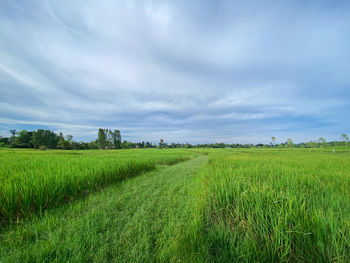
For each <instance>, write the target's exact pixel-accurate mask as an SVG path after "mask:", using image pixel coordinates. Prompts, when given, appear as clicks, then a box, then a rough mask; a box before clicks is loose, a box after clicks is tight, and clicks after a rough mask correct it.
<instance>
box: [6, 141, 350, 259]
mask: <svg viewBox="0 0 350 263" xmlns="http://www.w3.org/2000/svg"><path fill="white" fill-rule="evenodd" d="M194 151H195V153H194ZM66 153H72V154H70V155H69V154H66ZM0 155H1V156H0V161H1V163H2V164H4V165H5V166H2V168H1V170H2V172H1V178H5V180H4V179H2V180H3V181H4V182H6V184H4V185H7V187H9V182H11V181H9V178H11V177H14V178H17V179H16V180H17V181H16V180H14V181H13V182H21V183H22V185H23V188H18V189H27V190H26V191H28V193H33V192H35V191H37V190H36V189H45V187H43V188H34V187H32V186H33V184H34V185H35V183H37V184H38V185H41V182H40V181H41V180H39V179H40V178H41V177H43V176H44V177H45V174H48V173H49V172H50V171H51V173H49V174H51V177H49V178H54V179H50V180H49V179H48V178H47V177H45V178H46V179H45V180H47V182H54V184H53V185H52V184H47V185H45V184H44V183H42V184H43V185H45V186H49V187H54V188H58V189H71V188H73V186H74V185H75V184H74V183H72V184H71V185H70V186H64V187H63V186H59V184H64V180H63V181H60V180H59V178H60V177H61V176H62V178H69V176H72V175H73V177H75V176H78V178H86V179H81V184H82V185H83V186H79V187H81V188H79V189H81V191H83V192H79V191H78V190H77V194H76V195H75V194H71V193H70V191H73V190H70V191H65V190H60V191H58V190H57V192H54V193H56V194H55V195H52V196H50V198H52V200H55V198H56V197H57V198H58V199H59V200H60V201H59V202H57V203H55V202H53V203H49V204H50V205H48V206H42V208H50V207H56V208H53V209H48V210H46V211H45V212H43V213H36V214H34V215H31V213H30V210H29V212H28V213H29V214H30V215H31V216H30V217H27V214H26V213H21V216H22V217H24V218H26V220H20V221H19V222H17V223H16V224H10V225H6V226H4V227H3V229H2V230H1V236H0V262H68V261H69V262H257V261H259V262H350V151H349V149H346V148H343V149H336V151H335V153H333V151H332V149H312V150H311V152H310V151H309V149H278V151H275V150H274V149H193V151H191V150H172V149H168V150H164V149H162V150H159V149H152V150H141V149H138V150H121V151H81V152H65V151H47V152H39V151H16V153H14V152H12V151H0ZM196 155H197V156H196ZM75 158H76V159H75ZM187 159H191V160H188V161H185V160H187ZM43 160H47V162H44V161H43ZM131 160H132V163H131ZM179 161H183V162H180V163H178V164H174V165H172V166H164V165H159V164H170V163H171V164H173V163H176V162H179ZM65 163H66V164H67V165H66V166H65V165H64V164H65ZM116 163H117V164H118V165H117V164H116ZM16 164H17V165H16ZM134 164H135V165H136V167H138V168H132V167H133V165H134ZM27 165H28V166H27ZM60 165H62V167H61V166H60ZM123 165H125V167H128V168H126V169H125V170H123V169H121V168H120V167H123ZM21 166H22V168H20V167H21ZM24 166H25V167H26V169H24V168H23V167H24ZM3 167H13V168H12V170H7V168H6V169H4V168H3ZM28 167H29V168H30V169H28ZM59 167H60V168H59ZM98 167H100V168H98ZM103 167H104V168H103ZM111 167H116V168H117V171H119V173H120V174H121V175H118V176H117V177H116V178H117V179H109V180H107V181H104V180H106V179H103V178H104V176H105V175H104V174H106V175H108V174H109V173H108V172H107V171H111V170H112V168H111ZM34 168H36V169H37V170H38V171H39V172H38V173H36V174H38V175H40V176H38V177H35V173H33V172H32V173H30V170H31V169H34ZM94 169H95V170H94ZM129 169H131V171H135V172H133V173H130V174H127V176H125V175H122V174H125V173H127V171H129ZM132 169H135V170H132ZM147 170H152V171H150V172H146V171H147ZM64 171H68V172H67V173H64ZM91 171H95V172H94V173H93V172H91ZM120 171H121V172H120ZM21 172H22V176H20V175H21ZM60 172H61V173H60ZM90 172H91V173H90ZM100 172H103V173H100ZM111 173H112V172H111ZM27 174H28V177H26V176H27ZM136 174H139V176H136V177H135V176H132V175H136ZM24 175H26V176H24ZM58 175H60V176H58ZM95 176H96V177H98V178H99V177H100V178H99V179H96V181H93V180H95V179H94V177H95ZM20 178H25V179H20ZM108 178H110V177H108ZM113 178H114V177H113ZM125 179H126V180H125ZM26 180H30V181H26ZM26 182H30V183H27V185H26V184H25V183H26ZM45 182H46V181H45ZM72 182H74V180H73V181H72ZM94 184H95V186H94V187H92V186H91V185H94ZM19 185H21V184H19ZM89 185H90V187H91V188H89V189H90V190H89V193H90V194H89V195H88V196H86V197H85V198H79V199H77V200H74V199H75V197H79V196H80V195H81V194H82V193H83V194H84V191H85V189H86V188H85V187H87V186H89ZM107 185H109V186H107ZM25 186H27V187H25ZM1 187H3V184H2V185H1ZM59 187H61V188H59ZM69 187H70V188H69ZM102 187H104V188H102ZM2 189H6V188H2ZM96 189H100V191H93V190H96ZM39 192H40V191H39ZM73 192H74V191H73ZM6 193H7V194H9V193H12V192H6ZM17 195H22V193H21V191H18V192H17ZM59 195H66V196H70V199H69V201H71V202H65V201H67V200H66V199H65V198H62V199H60V196H59ZM4 196H5V195H4ZM14 196H16V195H14ZM33 200H36V199H33ZM60 204H61V205H60ZM37 209H39V210H40V208H39V207H38V208H37ZM17 213H18V212H17ZM14 214H16V213H15V212H14Z"/></svg>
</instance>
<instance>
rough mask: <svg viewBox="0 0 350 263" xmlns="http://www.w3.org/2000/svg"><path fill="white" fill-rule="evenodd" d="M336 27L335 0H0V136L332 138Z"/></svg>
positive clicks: (346, 21)
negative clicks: (102, 131)
mask: <svg viewBox="0 0 350 263" xmlns="http://www.w3.org/2000/svg"><path fill="white" fill-rule="evenodd" d="M349 27H350V4H349V3H348V2H347V1H327V0H323V1H308V2H304V1H293V2H283V3H282V2H279V3H277V2H276V1H264V4H262V2H261V1H245V2H244V3H243V2H240V1H215V2H213V1H126V0H125V1H124V0H120V1H98V2H96V1H74V2H72V1H59V2H52V1H50V2H48V1H43V0H42V1H41V0H39V1H35V2H34V3H30V4H29V3H27V2H26V1H3V2H1V3H0V92H1V96H0V132H1V133H2V134H3V135H6V131H7V129H8V128H9V127H17V128H37V127H42V126H44V127H47V128H51V129H54V130H57V131H58V130H62V131H63V132H67V133H71V134H73V135H74V137H75V138H76V139H92V138H94V137H95V135H94V134H95V133H96V129H97V128H98V127H111V128H120V129H121V130H122V134H123V135H124V138H126V139H132V140H153V141H158V140H159V138H160V137H163V138H164V139H165V140H168V141H180V142H195V143H200V142H211V141H220V140H222V141H226V142H228V141H232V142H239V140H240V141H241V142H247V143H248V142H252V143H255V142H265V141H266V140H267V139H268V138H270V137H271V136H277V137H279V138H280V140H284V139H285V138H286V137H293V138H295V139H296V140H306V139H310V137H312V136H314V137H315V138H316V137H317V136H321V135H322V136H326V137H327V136H328V137H327V139H336V138H338V136H339V134H340V133H343V132H349V130H350V126H349V123H348V122H347V121H345V120H346V118H347V116H348V115H349V113H350V102H349V101H350V75H349V74H348V69H349V67H350V47H349V43H350V31H349V30H348V28H349Z"/></svg>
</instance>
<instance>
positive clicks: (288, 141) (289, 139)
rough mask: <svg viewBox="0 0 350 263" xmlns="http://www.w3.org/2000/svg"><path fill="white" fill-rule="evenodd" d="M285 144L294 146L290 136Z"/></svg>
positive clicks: (290, 146)
mask: <svg viewBox="0 0 350 263" xmlns="http://www.w3.org/2000/svg"><path fill="white" fill-rule="evenodd" d="M287 145H288V147H289V148H292V147H293V146H294V142H293V140H292V139H291V138H288V139H287Z"/></svg>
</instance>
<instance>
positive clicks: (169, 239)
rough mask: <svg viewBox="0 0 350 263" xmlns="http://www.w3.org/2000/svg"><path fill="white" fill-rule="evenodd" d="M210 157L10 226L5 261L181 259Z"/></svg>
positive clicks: (2, 250) (1, 249) (2, 244)
mask: <svg viewBox="0 0 350 263" xmlns="http://www.w3.org/2000/svg"><path fill="white" fill-rule="evenodd" d="M206 159H207V157H205V156H201V157H199V158H196V159H193V160H190V161H187V162H183V163H180V164H177V165H174V166H170V167H164V166H163V167H160V168H158V169H157V170H156V171H153V172H150V173H147V174H143V175H141V176H138V177H135V178H132V179H129V180H126V181H124V182H122V183H120V184H117V185H113V186H109V187H107V188H105V189H104V191H100V192H98V193H95V194H93V195H90V196H88V197H87V198H85V199H84V200H79V201H76V202H72V203H68V204H65V205H64V206H63V207H60V208H57V209H51V210H50V211H48V212H47V213H45V215H44V216H42V217H37V218H36V219H34V220H30V221H29V222H21V223H20V224H19V225H17V226H8V227H7V228H6V231H4V232H3V233H2V235H1V239H0V255H1V256H0V262H169V261H173V260H174V259H177V258H181V257H183V256H184V255H182V253H180V252H181V250H180V247H181V246H183V245H184V244H183V243H181V242H180V241H181V239H182V236H183V235H182V234H183V232H182V231H183V229H185V228H186V227H187V224H188V222H189V219H191V218H193V216H192V215H193V214H194V212H195V210H194V207H196V205H197V204H196V202H197V196H198V195H199V194H200V192H199V190H200V189H199V186H200V183H199V180H200V177H199V176H198V174H197V172H198V170H199V169H200V168H201V166H202V165H203V164H204V162H205V161H206Z"/></svg>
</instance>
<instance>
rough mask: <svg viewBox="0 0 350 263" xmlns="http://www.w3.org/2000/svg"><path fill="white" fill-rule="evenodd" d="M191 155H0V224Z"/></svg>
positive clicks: (152, 152)
mask: <svg viewBox="0 0 350 263" xmlns="http://www.w3.org/2000/svg"><path fill="white" fill-rule="evenodd" d="M191 156H193V154H191V153H186V152H184V151H167V150H154V149H151V150H125V151H75V152H72V151H47V152H39V151H33V150H1V151H0V165H1V166H0V180H1V184H0V222H1V224H4V223H8V222H11V221H13V220H15V219H17V218H19V217H26V216H29V215H31V214H33V213H35V212H38V211H39V212H40V211H43V210H45V209H47V208H51V207H55V206H57V205H59V204H61V203H63V202H66V201H70V200H72V199H73V198H76V197H79V196H83V195H86V194H88V193H90V192H91V191H94V190H97V189H99V188H101V187H103V186H105V185H108V184H112V183H115V182H118V181H121V180H123V179H125V178H128V177H132V176H135V175H138V174H140V173H143V172H146V171H149V170H152V169H154V168H155V167H156V165H157V164H167V165H170V164H174V163H176V162H179V161H184V160H186V159H189V158H190V157H191Z"/></svg>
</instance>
